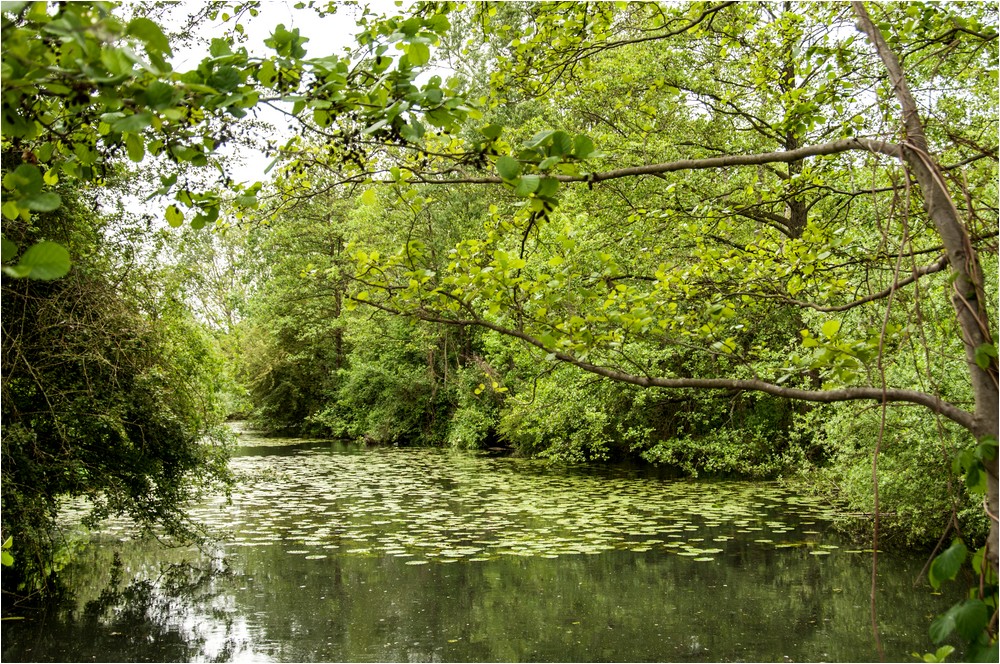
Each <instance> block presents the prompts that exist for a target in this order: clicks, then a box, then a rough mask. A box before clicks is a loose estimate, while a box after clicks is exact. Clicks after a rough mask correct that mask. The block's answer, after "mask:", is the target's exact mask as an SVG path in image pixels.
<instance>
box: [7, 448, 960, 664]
mask: <svg viewBox="0 0 1000 664" xmlns="http://www.w3.org/2000/svg"><path fill="white" fill-rule="evenodd" d="M243 442H244V444H245V446H244V447H243V448H242V449H241V454H240V455H239V456H238V457H237V458H235V459H234V461H233V464H234V466H235V468H236V470H237V471H238V472H241V473H246V474H247V475H246V480H245V483H244V488H241V490H240V492H238V494H237V495H235V496H234V497H233V503H232V504H231V505H226V504H225V502H224V501H222V500H221V499H220V500H217V501H210V502H208V503H206V504H204V505H201V506H198V507H197V508H196V509H195V510H194V511H195V513H196V516H197V517H198V519H199V520H201V521H203V522H204V523H206V524H207V525H209V526H210V527H211V528H213V530H215V531H216V532H217V533H219V534H220V536H221V535H224V536H225V537H226V539H225V540H224V541H222V542H221V544H220V545H219V546H218V548H217V550H215V551H209V552H198V551H196V550H191V549H172V550H168V551H164V550H163V549H162V548H161V547H159V546H158V545H157V544H156V543H155V542H149V541H141V540H135V539H131V537H130V531H129V527H128V524H125V523H109V524H108V527H107V529H106V530H105V531H104V532H103V533H102V534H101V535H99V536H97V537H95V538H94V539H93V540H92V541H90V542H89V543H87V544H86V545H85V546H83V548H82V550H81V552H80V554H79V558H78V562H77V563H76V564H75V565H74V566H72V567H71V568H69V569H68V570H67V573H68V574H69V576H70V579H71V583H72V585H73V587H74V588H75V589H76V591H77V595H78V599H77V602H76V603H75V604H73V605H72V606H71V607H67V608H64V609H62V610H58V611H57V610H53V611H51V612H49V613H48V614H44V615H41V614H28V616H27V619H25V620H21V621H16V622H12V621H5V622H4V624H3V634H2V636H3V643H2V657H3V660H4V661H285V662H287V661H302V662H305V661H382V662H385V661H403V662H407V661H698V662H702V661H870V660H874V659H876V658H877V653H876V651H875V646H874V642H873V639H872V634H871V623H870V616H869V582H870V576H871V555H870V553H865V552H862V551H857V550H852V549H850V548H849V547H847V546H846V545H845V543H844V542H841V541H840V540H839V539H838V538H837V536H836V535H835V534H834V533H833V531H832V529H831V524H832V521H833V519H835V518H836V514H835V513H834V512H832V511H831V510H830V509H829V508H827V507H825V506H822V505H818V504H815V503H812V502H810V501H808V500H804V499H801V498H799V497H797V496H796V495H795V494H794V493H793V492H790V491H788V490H785V489H782V488H781V487H779V486H777V485H774V484H767V483H741V482H725V483H720V482H712V483H710V482H687V481H675V480H666V479H661V478H657V477H653V476H650V475H647V474H643V473H641V472H636V471H625V470H602V471H600V472H596V471H579V472H567V471H566V470H565V469H551V470H550V469H546V468H545V467H544V466H543V465H541V464H538V463H534V462H527V461H523V460H514V459H489V458H485V457H476V456H469V455H461V454H455V453H449V452H444V451H439V450H406V449H377V450H361V449H358V448H347V447H343V446H338V445H335V444H333V445H331V444H329V443H319V442H312V443H309V442H305V441H290V440H284V441H275V440H265V439H259V438H256V437H254V436H252V435H250V434H244V436H243ZM70 516H71V515H70ZM116 557H117V558H118V560H120V562H121V565H120V569H119V571H120V577H121V579H120V580H119V581H118V582H117V583H115V582H113V581H114V577H115V576H116V572H114V570H115V568H116V564H115V560H116ZM879 561H880V564H879V570H880V581H879V591H878V593H879V594H878V607H879V628H880V634H881V638H882V642H883V646H884V647H885V649H886V656H887V658H888V659H889V660H890V661H899V660H908V659H910V653H911V652H912V651H914V650H919V651H921V652H925V651H926V650H928V649H929V648H928V639H927V637H926V634H927V626H928V624H929V622H930V619H931V618H932V616H933V615H934V614H935V613H937V612H940V611H942V610H943V609H944V608H946V607H947V606H948V605H950V603H951V602H952V601H953V598H944V597H935V596H931V595H930V594H929V593H928V592H927V590H926V589H917V590H914V589H913V581H914V579H915V578H916V576H917V575H918V573H919V571H920V568H921V566H922V564H923V560H922V559H921V558H919V557H915V556H914V557H906V556H902V555H900V554H889V553H885V554H882V555H880V558H879ZM136 579H138V581H136Z"/></svg>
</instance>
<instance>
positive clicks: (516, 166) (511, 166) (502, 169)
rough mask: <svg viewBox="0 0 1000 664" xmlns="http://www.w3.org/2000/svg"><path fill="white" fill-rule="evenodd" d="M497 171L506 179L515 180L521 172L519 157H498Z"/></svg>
mask: <svg viewBox="0 0 1000 664" xmlns="http://www.w3.org/2000/svg"><path fill="white" fill-rule="evenodd" d="M497 173H498V174H499V175H500V177H502V178H503V179H504V180H513V179H515V178H516V177H517V176H518V175H520V174H521V164H520V162H518V160H517V159H514V158H513V157H508V156H506V155H504V156H503V157H500V158H499V159H497Z"/></svg>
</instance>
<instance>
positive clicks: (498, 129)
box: [479, 124, 503, 141]
mask: <svg viewBox="0 0 1000 664" xmlns="http://www.w3.org/2000/svg"><path fill="white" fill-rule="evenodd" d="M502 132H503V126H502V125H498V124H488V125H486V126H485V127H483V128H482V129H480V130H479V133H481V134H482V135H483V136H485V137H486V138H488V139H490V140H491V141H492V140H496V139H498V138H500V134H501V133H502Z"/></svg>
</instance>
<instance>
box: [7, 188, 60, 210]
mask: <svg viewBox="0 0 1000 664" xmlns="http://www.w3.org/2000/svg"><path fill="white" fill-rule="evenodd" d="M61 203H62V199H61V198H60V197H59V194H54V193H52V192H45V193H41V194H33V195H31V196H28V197H27V198H22V199H21V200H20V201H18V202H17V204H18V205H19V206H20V207H22V208H26V209H28V210H34V211H35V212H51V211H52V210H55V209H56V208H57V207H59V205H60V204H61Z"/></svg>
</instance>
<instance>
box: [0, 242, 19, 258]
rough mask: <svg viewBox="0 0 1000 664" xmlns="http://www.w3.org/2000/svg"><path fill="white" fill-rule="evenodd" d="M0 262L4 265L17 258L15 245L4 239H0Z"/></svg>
mask: <svg viewBox="0 0 1000 664" xmlns="http://www.w3.org/2000/svg"><path fill="white" fill-rule="evenodd" d="M0 248H2V252H0V260H2V261H3V262H4V263H9V262H10V261H12V260H14V258H16V257H17V245H16V244H15V243H13V242H11V241H10V240H8V239H7V238H5V237H2V238H0Z"/></svg>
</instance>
